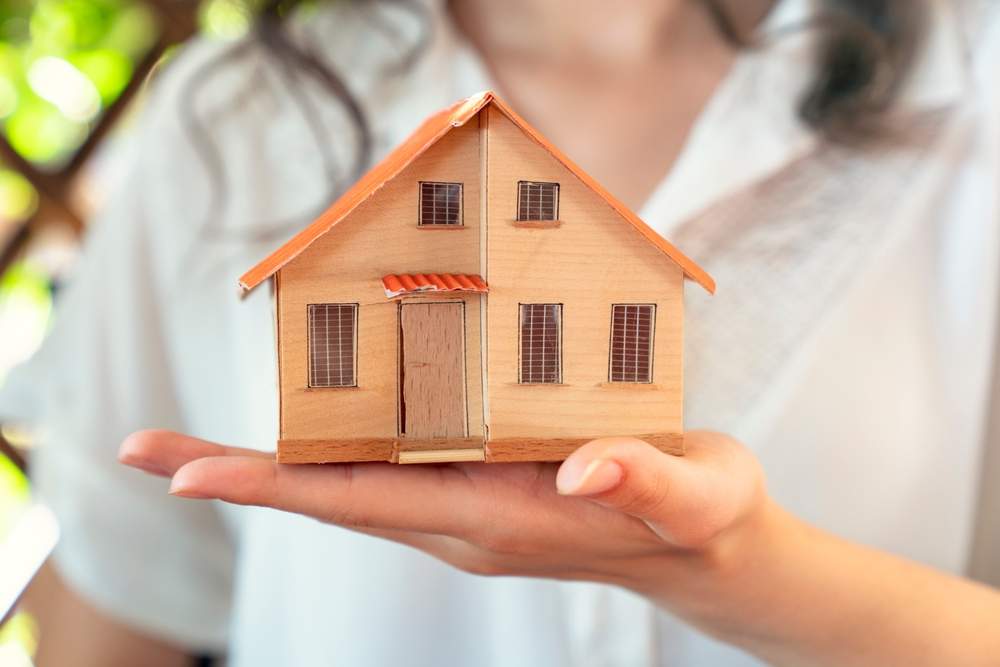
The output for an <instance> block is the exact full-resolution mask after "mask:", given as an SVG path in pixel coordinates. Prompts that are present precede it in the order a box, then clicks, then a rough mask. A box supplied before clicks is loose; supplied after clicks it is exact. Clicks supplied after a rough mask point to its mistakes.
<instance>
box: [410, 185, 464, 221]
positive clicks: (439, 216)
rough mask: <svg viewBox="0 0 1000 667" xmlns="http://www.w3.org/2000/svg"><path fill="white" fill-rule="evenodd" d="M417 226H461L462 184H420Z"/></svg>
mask: <svg viewBox="0 0 1000 667" xmlns="http://www.w3.org/2000/svg"><path fill="white" fill-rule="evenodd" d="M418 224H419V225H421V226H426V225H446V226H451V227H461V226H462V184H461V183H431V182H424V181H421V182H420V218H419V222H418Z"/></svg>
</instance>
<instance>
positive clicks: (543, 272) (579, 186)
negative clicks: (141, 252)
mask: <svg viewBox="0 0 1000 667" xmlns="http://www.w3.org/2000/svg"><path fill="white" fill-rule="evenodd" d="M271 277H273V278H274V289H275V295H276V300H275V301H276V317H277V340H278V366H279V368H278V378H279V392H280V412H281V415H280V439H279V441H278V460H279V461H281V462H286V463H306V462H333V461H394V462H399V463H416V462H431V461H556V460H561V459H564V458H565V457H566V456H567V455H568V454H569V453H570V452H572V451H573V450H574V449H575V448H576V447H578V446H579V445H581V444H583V443H584V442H586V441H587V440H589V439H592V438H595V437H600V436H610V435H635V436H640V437H642V438H644V439H646V440H648V441H649V442H651V443H652V444H654V445H655V446H657V447H659V448H660V449H662V450H664V451H668V452H672V453H682V452H683V436H682V433H683V428H682V403H683V363H682V330H683V320H684V301H683V288H684V279H685V277H687V278H689V279H691V280H693V281H694V282H697V283H698V284H699V285H701V286H702V287H704V288H705V289H706V290H708V291H709V292H713V291H714V289H715V284H714V282H713V281H712V278H711V277H710V276H709V275H708V274H707V273H705V272H704V271H703V270H702V269H701V268H699V267H698V266H697V265H696V264H695V263H694V262H692V261H691V260H690V259H688V258H687V257H686V256H684V255H683V254H682V253H681V252H680V251H678V250H677V248H675V247H674V246H673V245H671V244H670V243H668V242H667V241H665V240H664V239H663V238H661V237H660V236H659V235H658V234H657V233H656V232H655V231H653V230H652V229H651V228H650V227H648V226H647V225H646V224H645V223H643V222H642V221H641V220H640V219H639V218H638V217H637V216H636V215H635V214H634V213H633V212H632V211H630V210H629V209H628V208H627V207H626V206H625V205H624V204H622V203H621V202H620V201H618V200H617V199H615V198H614V197H613V196H612V195H611V194H610V193H608V192H607V191H606V190H604V188H602V187H601V186H600V185H598V184H597V183H596V182H595V181H594V180H593V179H592V178H590V177H589V176H587V175H586V174H585V173H584V172H583V171H581V170H580V168H579V167H577V166H576V165H574V164H573V163H572V162H571V161H570V160H568V159H567V158H566V157H565V156H564V155H563V154H562V153H561V152H560V151H559V150H557V149H556V148H555V147H554V146H552V145H551V144H549V143H548V142H547V141H546V140H545V139H544V138H542V137H541V136H540V135H539V134H538V132H537V131H536V130H534V129H533V128H532V127H531V126H530V125H528V124H527V123H526V122H525V121H524V120H522V119H521V118H520V117H519V116H518V115H517V114H516V113H514V112H513V111H512V110H511V109H510V108H509V107H508V106H507V105H506V104H505V103H504V102H503V101H502V100H500V99H499V98H498V97H497V96H496V95H494V94H493V93H491V92H485V93H481V94H478V95H476V96H473V97H471V98H469V99H467V100H463V101H461V102H459V103H457V104H455V105H454V106H452V107H450V108H448V109H446V110H444V111H442V112H440V113H437V114H436V115H434V116H432V117H431V118H429V119H428V120H427V121H425V122H424V124H423V125H422V126H421V127H420V128H419V129H417V131H416V132H415V133H414V134H413V135H412V136H410V138H409V139H407V140H406V141H405V142H404V143H403V144H402V145H401V146H399V147H398V148H397V149H396V150H395V151H393V152H392V153H391V154H390V155H389V156H388V157H387V158H386V159H385V160H383V161H382V162H381V163H380V164H378V165H377V166H375V167H374V168H373V169H372V170H371V171H370V172H369V173H368V174H367V175H365V176H364V177H363V178H362V179H361V180H359V181H358V182H357V183H356V184H355V185H354V186H353V187H352V188H351V189H350V190H348V191H347V192H346V193H345V194H344V195H343V196H342V197H341V198H340V199H339V200H338V201H337V202H336V203H334V204H333V206H331V207H330V209H329V210H327V211H326V212H325V213H323V215H321V216H320V217H319V219H317V220H316V221H315V222H314V223H312V224H311V225H309V226H308V227H306V228H305V229H304V230H302V232H300V233H299V234H297V235H296V236H295V237H293V238H292V239H291V240H290V241H288V242H287V243H286V244H284V245H283V246H281V247H280V248H278V249H277V250H276V251H274V253H273V254H271V255H270V256H269V257H267V258H266V259H264V260H263V261H262V262H260V263H259V264H258V265H257V266H255V267H253V268H252V269H250V271H248V272H247V273H246V274H245V275H244V276H243V277H242V278H241V279H240V284H241V286H242V288H243V289H244V290H251V289H253V288H254V287H256V286H257V285H258V284H260V283H261V282H263V281H264V280H266V279H267V278H271Z"/></svg>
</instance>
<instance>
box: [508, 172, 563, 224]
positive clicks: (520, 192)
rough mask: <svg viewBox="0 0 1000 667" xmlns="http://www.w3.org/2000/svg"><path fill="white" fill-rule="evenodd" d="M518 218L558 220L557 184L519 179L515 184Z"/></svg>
mask: <svg viewBox="0 0 1000 667" xmlns="http://www.w3.org/2000/svg"><path fill="white" fill-rule="evenodd" d="M517 219H518V220H558V219H559V184H558V183H536V182H534V181H520V182H519V183H518V184H517Z"/></svg>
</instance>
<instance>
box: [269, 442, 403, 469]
mask: <svg viewBox="0 0 1000 667" xmlns="http://www.w3.org/2000/svg"><path fill="white" fill-rule="evenodd" d="M396 442H397V439H396V438H351V439H340V440H279V441H278V456H277V460H278V463H353V462H356V461H394V460H395V459H396V457H397V456H398V454H399V448H398V446H397V445H396Z"/></svg>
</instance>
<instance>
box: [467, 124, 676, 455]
mask: <svg viewBox="0 0 1000 667" xmlns="http://www.w3.org/2000/svg"><path fill="white" fill-rule="evenodd" d="M485 113H488V114H489V119H488V128H489V129H488V150H487V155H488V182H487V192H488V201H487V209H488V216H487V220H488V226H487V238H486V243H487V245H488V259H487V262H488V265H487V270H486V275H485V278H486V280H487V282H489V284H490V294H489V309H488V329H489V339H488V340H489V342H488V345H489V350H488V353H487V359H488V387H487V394H488V396H489V401H490V431H489V433H490V440H491V441H493V440H494V439H506V438H568V437H576V436H581V437H590V436H601V435H616V434H636V433H680V432H681V431H682V429H683V420H682V402H683V381H682V368H683V362H682V354H683V340H682V337H683V289H684V280H683V272H682V271H681V269H680V268H679V267H678V266H677V265H675V264H673V263H672V262H670V261H669V260H665V258H664V256H663V254H662V252H660V251H659V250H658V249H657V248H656V247H655V246H653V245H652V244H650V243H649V241H648V240H647V239H645V238H644V237H642V235H640V234H639V233H638V232H637V231H636V230H635V229H634V228H632V227H631V226H630V225H629V224H628V223H627V222H625V221H624V220H622V219H621V218H620V217H619V215H618V213H616V212H615V211H614V210H613V209H612V208H611V206H609V205H608V203H607V202H606V201H604V200H603V199H602V198H601V197H600V196H598V195H597V194H595V193H594V192H593V191H592V190H590V189H589V188H588V187H587V186H586V185H585V184H584V183H582V182H581V181H580V180H579V179H577V178H576V177H575V176H574V175H573V174H572V173H571V172H570V171H569V170H567V169H566V168H565V167H564V166H563V165H562V164H561V163H559V162H558V161H557V160H556V159H555V158H554V157H552V155H551V154H550V153H548V152H547V151H546V150H545V149H543V148H542V147H540V146H539V145H538V144H536V143H535V142H534V141H532V140H531V139H530V138H528V137H525V136H524V135H523V134H522V133H521V131H520V130H519V129H518V128H517V127H516V126H515V125H514V124H513V123H512V122H511V121H510V120H509V119H508V118H507V117H506V116H504V115H503V114H502V113H500V112H499V111H498V110H497V109H495V108H493V107H487V110H486V111H485ZM520 181H540V182H552V183H559V185H560V187H559V200H560V201H559V219H560V221H561V223H562V224H561V225H560V226H558V227H552V228H540V229H535V228H524V227H516V226H514V225H512V224H511V221H512V220H514V219H515V218H516V217H517V201H518V196H517V195H518V193H517V188H518V182H520ZM466 210H468V209H466ZM520 303H560V304H562V363H563V377H562V383H561V384H559V385H519V384H518V383H517V380H518V367H519V359H518V305H519V304H520ZM616 303H655V304H657V308H656V324H655V331H656V337H655V341H654V350H653V355H654V359H653V377H652V384H651V385H641V386H636V387H634V388H633V387H630V386H627V385H622V386H608V382H607V379H608V354H609V344H610V341H609V338H610V337H609V331H610V326H611V312H612V305H613V304H616Z"/></svg>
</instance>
